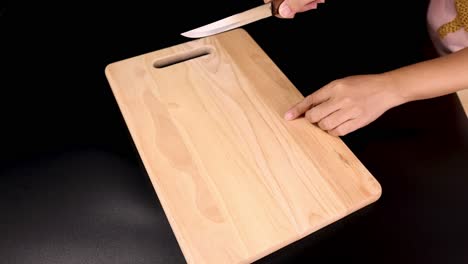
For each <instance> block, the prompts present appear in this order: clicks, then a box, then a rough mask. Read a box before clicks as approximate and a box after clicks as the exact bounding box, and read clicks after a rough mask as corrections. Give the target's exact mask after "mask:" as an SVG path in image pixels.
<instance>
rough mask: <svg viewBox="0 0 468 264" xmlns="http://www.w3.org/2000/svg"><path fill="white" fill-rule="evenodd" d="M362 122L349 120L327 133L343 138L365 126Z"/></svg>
mask: <svg viewBox="0 0 468 264" xmlns="http://www.w3.org/2000/svg"><path fill="white" fill-rule="evenodd" d="M363 120H364V119H363V118H356V119H351V120H349V121H346V122H344V123H343V124H341V125H339V126H337V127H336V128H334V129H332V130H330V131H328V133H329V134H330V135H333V136H336V137H339V136H345V135H347V134H348V133H351V132H354V131H356V130H357V129H359V128H361V127H363V126H364V125H365V122H364V121H363Z"/></svg>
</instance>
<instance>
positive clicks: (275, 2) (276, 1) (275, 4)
mask: <svg viewBox="0 0 468 264" xmlns="http://www.w3.org/2000/svg"><path fill="white" fill-rule="evenodd" d="M283 2H284V0H272V1H271V13H272V15H273V16H278V17H279V16H280V15H279V7H280V5H281V3H283Z"/></svg>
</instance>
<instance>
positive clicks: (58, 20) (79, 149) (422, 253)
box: [0, 0, 468, 263]
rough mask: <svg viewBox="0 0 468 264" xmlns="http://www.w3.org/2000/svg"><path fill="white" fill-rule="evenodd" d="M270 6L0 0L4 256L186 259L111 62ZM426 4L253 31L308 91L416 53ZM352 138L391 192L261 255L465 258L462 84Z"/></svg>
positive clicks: (0, 228)
mask: <svg viewBox="0 0 468 264" xmlns="http://www.w3.org/2000/svg"><path fill="white" fill-rule="evenodd" d="M408 2H410V3H408ZM260 3H261V2H260V1H253V0H242V1H241V0H225V1H180V2H176V1H164V2H163V1H127V2H119V3H117V1H99V2H98V1H73V2H69V1H61V2H56V3H49V2H42V1H35V2H31V3H26V2H24V1H14V3H13V2H3V3H2V4H1V5H2V6H0V47H1V49H0V70H1V71H0V76H1V78H0V88H1V89H0V91H1V96H0V98H1V104H0V118H1V123H0V124H1V132H0V133H1V134H0V135H1V137H0V140H1V150H0V164H1V166H0V216H1V217H0V234H1V235H0V256H2V258H3V259H4V260H5V261H6V262H5V263H179V262H183V261H184V259H183V256H182V255H181V252H180V250H179V248H178V245H177V243H176V241H175V239H174V237H173V235H172V232H171V230H170V227H169V225H168V223H167V220H166V218H165V216H164V213H163V212H162V210H161V208H160V206H159V202H158V201H157V197H156V194H155V193H154V191H153V189H152V186H151V184H150V182H149V180H148V177H147V175H146V172H145V170H144V168H143V167H142V166H141V163H140V160H139V157H138V153H137V152H136V151H135V149H134V146H133V143H132V141H131V138H130V137H129V134H128V130H127V127H126V125H125V122H124V121H123V118H122V116H121V114H120V111H119V109H118V106H117V104H116V102H115V99H114V97H113V95H112V92H111V90H110V87H109V85H108V83H107V80H106V79H105V75H104V68H105V66H106V65H107V64H109V63H111V62H114V61H118V60H121V59H126V58H129V57H132V56H136V55H140V54H143V53H146V52H151V51H154V50H158V49H161V48H165V47H168V46H171V45H175V44H179V43H183V42H185V41H189V39H186V38H184V37H182V36H180V33H181V32H184V31H187V30H189V29H192V28H194V27H198V26H201V25H204V24H207V23H209V22H212V21H214V20H217V19H221V18H223V17H226V16H228V15H231V14H234V13H237V12H240V11H243V10H245V9H248V8H251V7H254V6H257V5H258V4H260ZM426 6H427V3H426V1H416V0H414V1H400V2H388V1H387V2H384V1H371V0H361V1H338V0H330V1H327V3H325V4H321V5H320V6H319V9H318V10H315V11H310V12H307V13H304V14H299V15H297V17H296V18H295V19H293V20H281V19H276V18H269V19H266V20H262V21H258V22H256V23H253V24H249V25H247V26H245V27H244V29H246V30H247V32H249V33H250V34H251V36H252V37H253V38H254V39H255V40H256V41H257V43H258V44H259V45H260V46H261V47H262V48H263V49H264V50H265V51H266V53H267V54H268V55H269V56H270V57H271V58H272V59H273V61H274V62H275V63H276V64H277V65H278V66H279V67H280V69H281V70H282V71H283V72H284V73H285V74H286V75H287V76H288V78H289V79H290V80H291V81H292V82H293V83H294V84H295V85H296V87H298V89H300V90H301V92H303V93H304V94H305V95H306V94H308V93H310V92H312V91H314V90H316V89H318V88H320V87H321V86H322V85H324V84H326V83H328V82H329V81H332V80H334V79H337V78H340V77H344V76H347V75H352V74H363V73H377V72H382V71H385V70H390V69H393V68H396V67H399V66H403V65H407V64H410V63H413V62H417V61H420V60H422V59H423V58H424V57H423V56H424V49H423V47H424V45H425V44H426V43H427V41H428V39H427V32H426V24H425V12H426ZM343 140H344V141H345V143H346V144H347V145H348V146H349V147H350V148H351V149H352V150H353V152H354V153H355V154H356V155H357V156H358V158H359V159H360V160H361V161H362V162H363V163H364V165H365V166H366V167H367V168H368V169H369V171H370V172H371V173H372V174H373V175H374V176H375V177H376V178H377V179H378V180H379V182H380V183H381V185H382V188H383V195H382V197H381V199H380V200H379V201H378V202H377V203H375V204H374V205H372V206H370V207H368V208H366V209H364V210H361V211H359V212H357V213H356V214H353V215H351V216H349V217H347V218H345V219H343V220H341V221H338V222H337V223H335V224H333V225H330V226H328V227H326V228H324V229H323V230H321V231H319V232H317V233H316V234H314V235H312V236H309V237H307V238H306V239H304V240H301V241H299V242H297V243H295V244H293V245H291V246H289V247H286V248H284V249H282V250H280V251H278V252H276V253H274V254H272V255H270V256H268V257H266V258H265V259H263V260H262V261H260V262H263V263H270V262H271V263H283V262H288V263H290V262H294V263H295V262H301V263H302V262H305V263H310V262H313V261H319V260H326V261H330V260H341V261H352V262H355V261H360V262H380V263H382V262H384V263H395V262H396V263H412V262H414V261H416V262H418V263H420V262H421V263H422V262H423V263H466V261H468V253H466V249H467V248H468V228H467V227H466V223H468V195H467V192H466V190H467V186H468V165H467V162H468V124H467V122H466V117H465V116H464V113H463V110H462V108H461V105H460V102H459V101H458V98H457V97H456V96H454V95H448V96H444V97H440V98H435V99H431V100H425V101H418V102H412V103H409V104H406V105H403V106H400V107H397V108H395V109H392V110H390V111H388V112H387V113H385V114H384V115H383V116H382V117H381V118H379V119H378V120H377V121H375V122H374V123H372V124H370V125H369V126H367V127H365V128H362V129H360V130H358V131H356V132H354V133H352V134H350V135H349V136H346V137H343ZM299 259H302V261H299Z"/></svg>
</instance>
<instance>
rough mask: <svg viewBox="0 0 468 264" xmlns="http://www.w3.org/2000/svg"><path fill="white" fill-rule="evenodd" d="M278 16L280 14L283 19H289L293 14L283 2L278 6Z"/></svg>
mask: <svg viewBox="0 0 468 264" xmlns="http://www.w3.org/2000/svg"><path fill="white" fill-rule="evenodd" d="M279 14H280V16H282V17H284V18H291V17H292V16H293V12H292V10H291V8H290V7H289V6H288V4H286V3H285V2H283V3H282V4H281V5H280V7H279Z"/></svg>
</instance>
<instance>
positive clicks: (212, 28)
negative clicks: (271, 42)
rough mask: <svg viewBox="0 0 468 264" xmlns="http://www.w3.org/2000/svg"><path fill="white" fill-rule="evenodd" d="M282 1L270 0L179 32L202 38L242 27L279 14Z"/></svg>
mask: <svg viewBox="0 0 468 264" xmlns="http://www.w3.org/2000/svg"><path fill="white" fill-rule="evenodd" d="M283 1H284V0H272V1H271V2H269V3H266V4H263V5H260V6H257V7H254V8H252V9H249V10H247V11H244V12H241V13H238V14H235V15H232V16H229V17H226V18H223V19H221V20H218V21H215V22H213V23H210V24H208V25H204V26H201V27H198V28H195V29H192V30H190V31H187V32H184V33H181V35H182V36H184V37H188V38H202V37H206V36H211V35H214V34H218V33H221V32H225V31H228V30H231V29H235V28H238V27H242V26H244V25H247V24H249V23H252V22H255V21H258V20H260V19H264V18H267V17H271V16H279V12H278V9H279V6H280V5H281V3H282V2H283Z"/></svg>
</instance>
